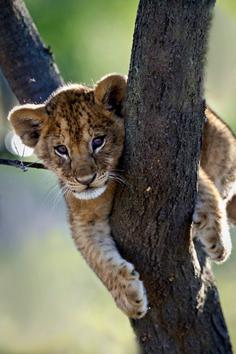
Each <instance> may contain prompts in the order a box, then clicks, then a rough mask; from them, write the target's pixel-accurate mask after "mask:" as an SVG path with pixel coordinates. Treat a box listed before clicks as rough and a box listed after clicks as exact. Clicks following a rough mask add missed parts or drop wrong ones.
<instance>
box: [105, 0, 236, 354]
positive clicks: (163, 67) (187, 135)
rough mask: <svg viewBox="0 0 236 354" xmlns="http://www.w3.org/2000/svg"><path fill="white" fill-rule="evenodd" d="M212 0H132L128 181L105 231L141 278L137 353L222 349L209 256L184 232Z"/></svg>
mask: <svg viewBox="0 0 236 354" xmlns="http://www.w3.org/2000/svg"><path fill="white" fill-rule="evenodd" d="M213 6H214V0H201V1H188V0H175V1H168V0H162V1H154V0H153V1H152V0H141V1H140V4H139V9H138V14H137V19H136V28H135V33H134V41H133V50H132V57H131V64H130V71H129V80H128V99H127V105H126V111H127V114H126V119H127V120H126V146H125V154H124V158H123V164H124V168H125V171H126V175H125V177H126V179H127V182H128V186H130V187H128V188H127V187H125V188H123V187H122V188H121V187H119V190H118V191H117V195H116V198H115V205H114V210H113V214H112V231H113V234H114V238H115V240H116V242H117V244H118V247H119V249H120V251H121V253H122V254H123V255H124V256H125V258H126V259H128V260H129V261H131V262H133V263H134V264H135V266H136V268H137V270H138V271H139V272H140V274H141V278H142V279H143V280H144V284H145V287H146V289H147V295H148V299H149V303H150V311H149V312H148V314H147V315H146V316H145V317H144V318H143V319H141V320H137V321H132V324H133V328H134V331H135V333H136V335H137V338H138V341H139V343H140V347H141V350H142V353H145V354H154V353H155V354H157V353H158V354H159V353H165V354H190V353H191V354H210V353H211V354H218V353H221V354H223V353H224V354H226V353H232V349H231V345H230V340H229V337H228V334H227V328H226V325H225V322H224V318H223V315H222V311H221V307H220V303H219V297H218V293H217V289H216V287H215V285H214V280H213V276H212V273H211V269H210V266H209V264H208V263H207V261H206V259H205V257H204V256H203V255H202V253H201V251H200V253H199V255H198V256H197V254H196V252H195V247H194V245H193V244H192V241H191V237H190V224H191V216H192V213H193V209H194V205H195V200H196V182H197V170H198V162H199V154H200V146H201V133H202V127H203V123H204V107H205V104H204V100H203V74H204V71H203V67H204V61H205V54H206V49H207V38H208V30H209V26H210V20H211V16H212V11H213Z"/></svg>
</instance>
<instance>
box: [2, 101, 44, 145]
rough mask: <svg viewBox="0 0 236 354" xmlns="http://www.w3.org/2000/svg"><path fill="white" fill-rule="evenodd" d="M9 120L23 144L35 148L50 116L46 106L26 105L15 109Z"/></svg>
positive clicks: (11, 112)
mask: <svg viewBox="0 0 236 354" xmlns="http://www.w3.org/2000/svg"><path fill="white" fill-rule="evenodd" d="M8 119H9V120H10V122H11V124H12V126H13V128H14V130H15V132H16V134H17V135H19V137H20V138H21V140H22V142H23V143H24V144H25V145H27V146H30V147H35V145H36V144H37V142H38V140H39V136H40V132H41V129H42V126H43V125H44V124H45V123H46V121H47V119H48V115H47V113H46V110H45V106H44V104H24V105H22V106H17V107H15V108H13V109H12V110H11V111H10V113H9V115H8Z"/></svg>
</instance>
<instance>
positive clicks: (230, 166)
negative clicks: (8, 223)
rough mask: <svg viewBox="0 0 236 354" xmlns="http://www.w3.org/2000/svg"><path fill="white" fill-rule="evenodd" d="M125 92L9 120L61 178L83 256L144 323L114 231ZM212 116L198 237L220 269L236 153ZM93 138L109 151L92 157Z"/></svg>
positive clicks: (67, 98)
mask: <svg viewBox="0 0 236 354" xmlns="http://www.w3.org/2000/svg"><path fill="white" fill-rule="evenodd" d="M125 91H126V80H125V78H124V77H122V76H119V75H108V76H106V77H105V78H103V79H101V80H100V81H99V82H98V83H97V84H96V85H95V87H93V88H89V87H86V86H82V85H68V86H64V87H62V88H60V89H59V90H57V91H56V92H54V93H53V94H52V96H50V97H49V98H48V100H47V101H46V102H45V103H44V104H40V105H33V104H26V105H22V106H18V107H15V108H14V109H13V110H12V111H11V112H10V114H9V119H10V121H11V123H12V125H13V127H14V129H15V132H16V134H18V135H19V136H20V137H21V139H22V141H23V143H24V144H26V145H28V146H30V147H33V148H34V149H35V153H36V155H37V156H38V157H39V158H40V159H42V160H43V162H44V164H45V165H46V166H47V167H48V168H49V169H50V170H52V171H53V172H54V173H55V174H56V175H57V177H58V178H59V181H60V184H61V187H62V189H63V192H65V200H66V203H67V206H68V211H69V217H70V225H71V230H72V237H73V239H74V241H75V244H76V246H77V248H78V249H79V250H80V252H81V254H82V255H83V257H84V258H85V259H86V261H87V263H88V264H89V265H90V267H91V268H92V269H93V270H94V272H95V273H96V274H97V275H98V277H99V278H100V279H101V281H102V282H103V283H104V285H105V286H106V287H107V289H108V290H109V291H110V293H111V294H112V296H113V298H114V300H115V302H116V304H117V306H118V307H119V308H120V309H121V310H122V311H123V312H124V313H125V314H127V315H128V316H129V317H131V318H141V317H142V316H144V315H145V313H146V311H147V297H146V294H145V289H144V286H143V283H142V281H141V280H140V277H139V274H138V272H137V271H136V270H135V269H134V266H133V265H132V264H131V263H129V262H127V261H126V260H124V259H123V258H122V256H121V255H120V254H119V252H118V250H117V248H116V245H115V243H114V241H113V239H112V238H111V232H110V226H109V214H110V211H111V208H112V200H113V195H114V191H115V181H114V179H118V178H119V177H117V175H116V171H115V169H116V167H117V164H118V161H119V158H120V156H121V153H122V150H123V144H124V121H123V102H124V98H125ZM206 115H207V117H208V122H207V124H206V127H205V130H204V139H203V150H202V156H201V167H200V171H199V182H198V189H199V190H198V199H197V204H196V208H195V212H194V215H193V221H194V223H193V236H194V237H198V238H199V239H200V240H201V242H202V244H203V245H204V247H205V249H206V252H207V253H208V255H209V256H210V257H211V258H212V259H213V260H215V261H218V262H220V261H223V260H225V259H226V258H227V257H228V255H229V254H230V250H231V241H230V236H229V230H228V220H227V214H226V206H227V210H228V214H229V215H228V216H229V217H230V220H231V221H234V220H236V218H235V216H236V207H235V206H236V201H235V200H234V194H235V180H236V158H235V156H236V154H235V152H236V145H235V138H234V136H233V134H232V133H231V131H230V130H229V128H228V127H227V126H226V125H225V124H224V123H223V122H222V121H221V120H220V119H219V118H218V117H217V116H216V115H215V114H214V113H213V112H212V111H210V110H209V109H207V110H206ZM95 137H102V139H103V140H102V142H103V143H102V144H101V146H99V148H98V149H97V150H95V151H93V139H94V138H95ZM61 146H62V147H61ZM58 147H59V148H58ZM65 151H67V154H66V153H65Z"/></svg>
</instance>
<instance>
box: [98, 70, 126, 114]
mask: <svg viewBox="0 0 236 354" xmlns="http://www.w3.org/2000/svg"><path fill="white" fill-rule="evenodd" d="M126 87H127V78H126V77H125V76H121V75H118V74H109V75H107V76H105V77H103V78H102V79H101V80H100V81H98V82H97V84H96V86H95V91H94V96H95V102H96V103H97V104H100V105H103V106H104V107H105V109H107V110H108V111H111V112H114V113H115V114H116V115H117V116H120V117H122V116H123V114H124V113H123V104H124V100H125V96H126Z"/></svg>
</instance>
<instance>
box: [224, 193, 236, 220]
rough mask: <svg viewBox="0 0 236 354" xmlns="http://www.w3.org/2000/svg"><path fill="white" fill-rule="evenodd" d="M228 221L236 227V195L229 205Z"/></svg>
mask: <svg viewBox="0 0 236 354" xmlns="http://www.w3.org/2000/svg"><path fill="white" fill-rule="evenodd" d="M226 210H227V215H228V220H229V222H230V223H231V224H232V225H236V195H234V196H233V198H232V199H231V200H230V201H229V202H228V203H227V209H226Z"/></svg>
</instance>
